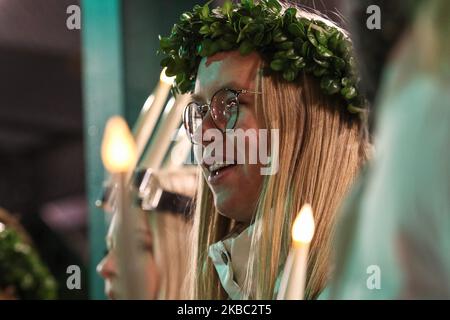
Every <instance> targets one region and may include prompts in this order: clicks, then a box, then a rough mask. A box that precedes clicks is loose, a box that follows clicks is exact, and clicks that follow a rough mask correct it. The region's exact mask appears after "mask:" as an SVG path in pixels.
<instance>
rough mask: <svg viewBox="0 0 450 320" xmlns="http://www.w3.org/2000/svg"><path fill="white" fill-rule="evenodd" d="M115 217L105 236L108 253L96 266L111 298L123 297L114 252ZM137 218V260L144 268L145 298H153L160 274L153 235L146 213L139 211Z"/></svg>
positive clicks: (157, 287) (156, 293)
mask: <svg viewBox="0 0 450 320" xmlns="http://www.w3.org/2000/svg"><path fill="white" fill-rule="evenodd" d="M116 217H117V216H116V215H114V216H113V218H112V221H111V224H110V226H109V230H108V235H107V237H106V244H107V248H108V253H107V255H106V256H105V257H104V258H103V260H102V261H100V263H99V264H98V266H97V272H98V273H99V274H100V275H101V276H102V277H103V279H105V294H106V295H107V296H108V298H109V299H113V300H115V299H123V293H122V290H121V289H120V286H119V283H120V277H121V274H120V272H119V270H118V267H117V262H116V253H115V246H116V234H117V232H116V230H117V224H118V221H119V219H117V218H116ZM139 219H140V220H139V226H138V228H137V230H136V232H137V234H138V241H139V251H140V252H139V262H140V263H141V262H142V263H143V264H144V270H146V275H145V277H144V278H145V279H146V281H147V285H146V286H147V294H148V296H147V298H148V299H151V300H154V299H156V298H157V295H158V289H159V279H160V275H159V270H158V267H157V265H156V263H155V258H154V255H153V237H152V233H151V232H150V226H149V224H148V220H147V217H146V215H145V214H144V213H142V212H140V213H139Z"/></svg>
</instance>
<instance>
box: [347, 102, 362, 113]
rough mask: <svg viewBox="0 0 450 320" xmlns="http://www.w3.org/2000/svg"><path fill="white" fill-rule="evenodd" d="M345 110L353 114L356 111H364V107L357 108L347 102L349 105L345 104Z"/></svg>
mask: <svg viewBox="0 0 450 320" xmlns="http://www.w3.org/2000/svg"><path fill="white" fill-rule="evenodd" d="M347 110H348V111H349V112H350V113H353V114H357V113H360V112H364V108H358V107H356V106H354V105H352V104H349V105H348V106H347Z"/></svg>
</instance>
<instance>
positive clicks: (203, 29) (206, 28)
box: [198, 25, 211, 35]
mask: <svg viewBox="0 0 450 320" xmlns="http://www.w3.org/2000/svg"><path fill="white" fill-rule="evenodd" d="M210 31H211V30H210V29H209V26H208V25H204V26H202V27H201V28H200V30H199V31H198V32H199V33H200V34H203V35H206V34H208V33H210Z"/></svg>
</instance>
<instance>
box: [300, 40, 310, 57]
mask: <svg viewBox="0 0 450 320" xmlns="http://www.w3.org/2000/svg"><path fill="white" fill-rule="evenodd" d="M309 51H310V44H309V42H306V41H305V42H303V45H302V50H301V53H302V56H303V57H305V58H306V57H308V56H309Z"/></svg>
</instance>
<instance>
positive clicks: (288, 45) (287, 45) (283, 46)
mask: <svg viewBox="0 0 450 320" xmlns="http://www.w3.org/2000/svg"><path fill="white" fill-rule="evenodd" d="M293 47H294V42H292V41H285V42H281V43H279V44H277V48H278V49H281V50H288V49H292V48H293Z"/></svg>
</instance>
